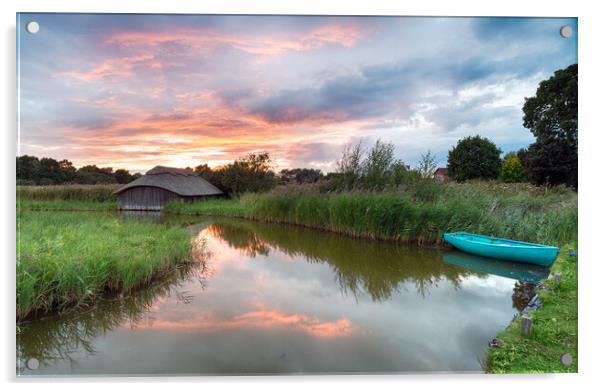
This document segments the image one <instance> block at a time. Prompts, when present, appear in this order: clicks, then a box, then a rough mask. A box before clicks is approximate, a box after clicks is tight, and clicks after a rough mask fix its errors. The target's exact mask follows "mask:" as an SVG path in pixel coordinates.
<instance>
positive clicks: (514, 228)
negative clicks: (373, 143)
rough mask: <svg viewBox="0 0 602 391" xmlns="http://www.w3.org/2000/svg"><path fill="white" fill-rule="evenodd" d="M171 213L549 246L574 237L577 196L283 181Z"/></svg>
mask: <svg viewBox="0 0 602 391" xmlns="http://www.w3.org/2000/svg"><path fill="white" fill-rule="evenodd" d="M165 210H166V211H167V212H171V213H182V214H213V215H224V216H236V217H246V218H251V219H257V220H262V221H269V222H279V223H291V224H297V225H303V226H308V227H314V228H319V229H325V230H328V231H333V232H339V233H343V234H347V235H351V236H358V237H367V238H375V239H385V240H395V241H402V242H414V243H418V244H434V243H441V241H442V235H443V233H444V232H446V231H450V230H453V231H459V230H465V231H471V232H476V233H481V234H486V235H496V236H503V237H508V238H514V239H518V240H527V241H533V242H541V243H548V244H562V243H567V242H569V241H571V240H576V238H577V196H576V193H575V192H573V191H571V190H569V189H566V188H556V189H553V190H548V189H545V188H538V187H534V186H532V185H528V184H513V185H510V184H494V183H482V182H481V183H464V184H447V185H445V184H439V183H436V182H435V181H432V180H423V181H419V182H416V183H415V184H413V185H411V186H406V187H405V188H404V189H403V190H398V191H384V192H378V193H373V192H361V191H355V192H342V193H332V192H330V193H321V192H320V188H319V187H318V186H307V185H304V186H295V185H289V186H280V187H277V188H275V189H274V190H272V191H271V192H268V193H265V194H245V195H243V196H242V197H240V199H232V200H213V201H210V202H197V203H190V204H189V203H171V204H168V205H167V206H166V209H165Z"/></svg>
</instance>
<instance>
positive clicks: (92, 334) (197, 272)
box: [17, 253, 206, 372]
mask: <svg viewBox="0 0 602 391" xmlns="http://www.w3.org/2000/svg"><path fill="white" fill-rule="evenodd" d="M199 254H200V253H199ZM197 260H198V261H199V262H198V263H185V264H181V265H178V266H177V267H176V268H174V269H172V270H170V272H169V273H167V274H166V275H165V276H164V278H162V279H160V280H156V281H154V282H153V283H151V284H150V285H149V286H148V287H146V288H145V289H141V290H138V291H135V292H132V293H131V294H129V295H126V296H123V295H116V296H114V297H113V298H110V299H104V300H100V301H97V302H96V303H94V304H92V305H90V306H89V307H88V308H87V309H86V310H83V309H82V308H77V309H76V308H72V309H70V310H67V311H66V312H65V313H63V314H61V315H55V316H49V317H47V318H43V319H38V320H35V321H26V322H21V323H19V324H18V326H17V360H18V365H19V367H18V368H17V369H18V370H19V371H21V372H22V371H23V363H24V362H25V361H27V359H29V358H32V357H35V358H37V359H38V360H39V361H40V364H41V365H42V366H45V365H49V364H51V363H52V362H53V361H55V360H65V359H66V360H73V359H72V357H71V356H72V354H73V353H74V352H75V351H77V350H80V349H81V350H83V351H85V352H86V353H88V354H94V353H95V349H94V345H93V340H94V339H95V338H96V337H97V336H99V335H102V334H105V333H107V332H109V331H111V330H113V329H115V328H117V327H119V326H123V325H126V324H127V325H129V326H130V327H132V328H135V327H137V326H138V325H140V324H144V323H152V320H153V319H152V312H151V308H152V305H153V303H154V302H155V301H156V300H157V299H158V298H160V297H164V296H167V295H171V294H172V293H173V294H174V295H175V297H176V298H177V299H178V300H179V301H180V302H182V303H183V304H186V303H190V302H191V301H192V300H194V297H193V296H192V295H190V294H188V292H186V291H179V290H178V288H179V287H181V286H182V285H183V284H184V283H185V282H188V281H190V280H191V279H197V280H198V281H199V282H201V285H202V286H204V281H205V279H206V276H205V274H204V273H205V270H206V264H205V261H204V260H203V259H201V258H197Z"/></svg>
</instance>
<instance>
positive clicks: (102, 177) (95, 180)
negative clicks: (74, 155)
mask: <svg viewBox="0 0 602 391" xmlns="http://www.w3.org/2000/svg"><path fill="white" fill-rule="evenodd" d="M75 177H76V181H77V183H84V184H89V185H94V184H99V183H115V182H116V180H115V177H114V176H113V168H111V167H103V168H101V167H97V166H96V165H87V166H83V167H80V168H79V169H78V170H77V173H76V174H75Z"/></svg>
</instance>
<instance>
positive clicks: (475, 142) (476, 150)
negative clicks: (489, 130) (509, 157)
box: [447, 136, 502, 182]
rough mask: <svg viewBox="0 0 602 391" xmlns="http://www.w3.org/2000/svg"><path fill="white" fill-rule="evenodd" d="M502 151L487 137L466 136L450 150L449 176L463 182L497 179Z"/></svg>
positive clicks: (448, 157) (448, 158)
mask: <svg viewBox="0 0 602 391" xmlns="http://www.w3.org/2000/svg"><path fill="white" fill-rule="evenodd" d="M500 153H502V151H501V150H500V149H499V148H498V147H497V146H496V145H495V144H494V143H493V142H491V141H489V140H488V139H487V138H482V137H480V136H474V137H466V138H463V139H462V140H460V141H458V144H457V145H456V146H455V147H454V148H452V149H451V150H450V151H449V154H448V156H447V169H448V170H449V176H450V177H451V178H453V179H455V180H456V181H459V182H462V181H466V180H469V179H497V177H498V176H499V174H500V168H501V166H502V161H501V160H500Z"/></svg>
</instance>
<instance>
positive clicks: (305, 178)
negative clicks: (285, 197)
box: [280, 168, 324, 184]
mask: <svg viewBox="0 0 602 391" xmlns="http://www.w3.org/2000/svg"><path fill="white" fill-rule="evenodd" d="M280 177H281V178H282V179H283V180H284V181H285V182H287V183H292V182H294V183H299V184H301V183H315V182H317V181H319V180H320V179H322V178H323V177H324V175H322V171H320V170H317V169H315V168H292V169H286V168H285V169H283V170H280Z"/></svg>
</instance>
